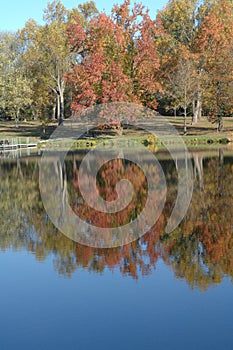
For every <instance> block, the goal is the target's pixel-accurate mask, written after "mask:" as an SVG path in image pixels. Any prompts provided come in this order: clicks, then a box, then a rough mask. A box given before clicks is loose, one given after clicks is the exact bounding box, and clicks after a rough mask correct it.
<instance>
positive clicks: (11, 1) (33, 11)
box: [0, 0, 167, 31]
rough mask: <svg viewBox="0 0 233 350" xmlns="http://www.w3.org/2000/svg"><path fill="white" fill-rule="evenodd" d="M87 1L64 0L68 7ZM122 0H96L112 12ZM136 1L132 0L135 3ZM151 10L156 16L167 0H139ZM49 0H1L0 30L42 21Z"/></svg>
mask: <svg viewBox="0 0 233 350" xmlns="http://www.w3.org/2000/svg"><path fill="white" fill-rule="evenodd" d="M51 2H52V0H51ZM83 2H86V1H82V0H63V1H62V3H63V4H64V5H65V7H66V8H68V9H71V8H73V7H77V6H78V4H80V3H83ZM122 2H123V1H122V0H96V1H95V3H96V6H97V8H98V10H100V11H102V10H105V11H106V12H108V13H109V12H110V10H111V8H112V6H113V4H115V3H122ZM133 2H134V1H132V3H133ZM136 2H141V3H142V4H143V5H145V6H146V7H148V8H149V9H150V11H151V16H152V17H155V15H156V12H157V10H158V9H161V8H162V7H163V6H164V5H165V4H166V3H167V0H141V1H140V0H139V1H136ZM47 3H48V0H0V31H4V30H9V31H16V30H17V29H19V28H23V27H24V24H25V22H26V21H27V20H28V19H29V18H34V19H35V20H36V21H37V22H39V23H42V16H43V9H44V8H46V6H47Z"/></svg>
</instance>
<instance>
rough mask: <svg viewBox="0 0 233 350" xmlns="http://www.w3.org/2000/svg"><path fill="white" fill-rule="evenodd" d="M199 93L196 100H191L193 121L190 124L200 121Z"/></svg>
mask: <svg viewBox="0 0 233 350" xmlns="http://www.w3.org/2000/svg"><path fill="white" fill-rule="evenodd" d="M201 105H202V104H201V93H200V92H198V94H197V99H196V100H195V99H194V100H193V119H192V124H196V123H197V122H198V120H200V119H201V107H202V106H201Z"/></svg>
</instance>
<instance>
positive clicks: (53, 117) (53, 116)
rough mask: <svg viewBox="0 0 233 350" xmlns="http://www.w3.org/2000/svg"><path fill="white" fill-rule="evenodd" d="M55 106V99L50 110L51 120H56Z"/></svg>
mask: <svg viewBox="0 0 233 350" xmlns="http://www.w3.org/2000/svg"><path fill="white" fill-rule="evenodd" d="M56 107H57V103H56V99H55V100H54V102H53V111H52V120H53V121H54V120H56Z"/></svg>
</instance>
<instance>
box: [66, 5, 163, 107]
mask: <svg viewBox="0 0 233 350" xmlns="http://www.w3.org/2000/svg"><path fill="white" fill-rule="evenodd" d="M156 35H157V31H156V27H155V25H154V21H153V20H152V19H151V18H150V17H149V15H148V12H147V11H145V10H144V8H143V6H141V5H136V4H135V5H134V8H133V9H132V11H131V10H130V1H125V2H124V3H123V4H122V5H121V6H115V7H114V8H113V10H112V15H111V16H108V15H106V14H105V13H102V14H100V15H99V16H98V17H97V18H95V19H92V20H91V22H90V25H89V27H88V28H86V29H84V28H83V26H82V24H81V23H80V20H79V19H78V18H77V20H76V23H74V24H71V25H70V26H69V40H70V44H71V46H72V50H73V52H74V53H76V54H77V57H76V63H75V64H74V65H73V69H72V72H71V73H70V74H69V75H68V77H67V79H68V82H69V83H71V84H72V85H73V90H74V93H75V95H76V96H75V99H74V102H73V106H72V108H73V110H74V111H79V110H82V109H83V108H86V107H88V106H92V105H94V104H100V103H105V102H137V103H141V104H144V105H146V106H150V107H152V108H156V106H157V102H156V101H155V93H156V92H157V91H159V90H160V89H161V87H160V84H159V83H158V82H157V78H156V76H157V72H158V69H159V63H158V58H157V53H156V46H155V38H156Z"/></svg>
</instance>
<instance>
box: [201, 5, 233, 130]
mask: <svg viewBox="0 0 233 350" xmlns="http://www.w3.org/2000/svg"><path fill="white" fill-rule="evenodd" d="M232 38H233V19H232V1H230V0H229V1H228V0H227V1H221V0H219V1H214V2H213V3H212V4H211V6H210V9H209V12H208V14H207V15H206V16H205V18H204V20H203V23H202V25H201V28H200V31H199V35H198V37H197V39H196V46H197V49H199V51H200V52H202V57H203V62H204V66H203V69H204V70H205V72H206V81H205V85H204V86H205V90H204V93H203V104H204V107H205V109H206V110H207V111H208V115H209V116H210V120H212V121H216V122H217V123H218V130H219V131H220V130H221V128H222V117H223V116H224V115H231V114H232V113H233V109H232V103H233V100H232V92H233V83H232V81H233V63H232V62H233V54H232V52H233V39H232Z"/></svg>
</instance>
